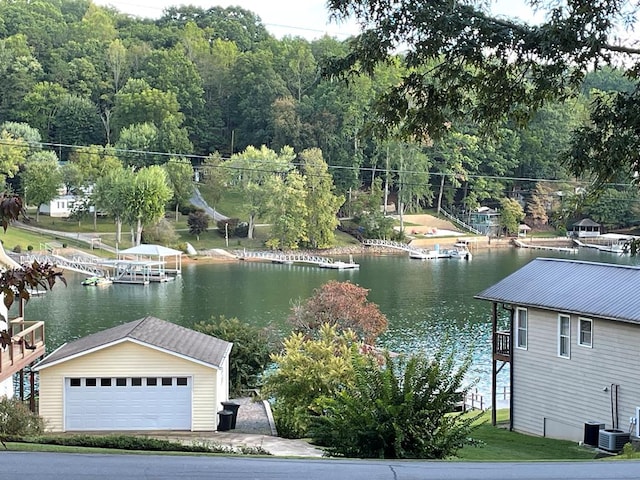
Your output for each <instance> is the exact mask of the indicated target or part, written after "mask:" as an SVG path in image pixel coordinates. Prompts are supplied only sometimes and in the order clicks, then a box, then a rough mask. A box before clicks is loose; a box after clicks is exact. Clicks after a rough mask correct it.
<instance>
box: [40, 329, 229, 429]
mask: <svg viewBox="0 0 640 480" xmlns="http://www.w3.org/2000/svg"><path fill="white" fill-rule="evenodd" d="M231 347H232V344H231V343H229V342H226V341H224V340H220V339H218V338H215V337H212V336H210V335H205V334H203V333H199V332H196V331H194V330H191V329H188V328H185V327H181V326H179V325H175V324H173V323H171V322H166V321H164V320H160V319H157V318H154V317H145V318H142V319H139V320H136V321H133V322H129V323H125V324H123V325H119V326H116V327H113V328H110V329H108V330H104V331H101V332H97V333H94V334H92V335H89V336H86V337H83V338H80V339H78V340H76V341H73V342H70V343H68V344H65V345H63V346H62V347H60V348H59V349H57V350H55V351H54V352H53V353H51V354H50V355H48V356H47V357H46V358H45V359H44V360H42V361H41V362H40V363H38V364H37V365H36V367H35V368H34V369H35V370H36V371H37V372H39V375H40V402H39V413H40V415H41V416H42V417H43V418H44V419H45V421H46V423H47V427H48V429H50V430H52V431H57V432H62V431H91V430H93V431H95V430H138V431H144V430H186V431H214V430H216V428H217V419H218V418H217V415H218V412H219V411H220V410H222V408H223V405H222V402H225V401H227V400H228V395H229V354H230V351H231Z"/></svg>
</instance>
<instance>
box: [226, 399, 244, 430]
mask: <svg viewBox="0 0 640 480" xmlns="http://www.w3.org/2000/svg"><path fill="white" fill-rule="evenodd" d="M222 408H224V409H225V410H228V411H230V412H231V413H232V414H233V415H232V417H231V429H234V428H236V420H237V419H238V409H239V408H240V404H239V403H235V402H222Z"/></svg>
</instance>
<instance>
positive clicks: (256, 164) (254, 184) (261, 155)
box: [222, 145, 295, 238]
mask: <svg viewBox="0 0 640 480" xmlns="http://www.w3.org/2000/svg"><path fill="white" fill-rule="evenodd" d="M294 158H295V154H294V152H293V149H291V148H289V147H285V148H283V149H282V150H281V151H280V152H279V153H276V152H274V151H273V150H271V149H269V148H267V147H266V146H264V145H263V146H262V147H261V148H260V149H257V148H255V147H247V148H246V149H245V151H244V152H242V153H238V154H235V155H233V156H232V157H231V158H230V159H229V160H228V161H226V162H224V164H223V165H222V167H224V168H225V169H226V170H227V172H229V176H230V177H231V178H230V183H231V184H232V185H233V187H234V188H236V189H240V190H241V191H242V192H243V194H244V201H245V206H246V208H247V210H248V211H249V233H248V236H249V238H253V230H254V227H255V220H256V218H258V217H259V216H260V215H262V214H264V213H265V212H266V209H267V199H268V198H269V193H268V191H267V190H266V189H265V188H263V187H264V186H265V184H266V182H267V180H268V179H269V178H271V177H273V176H274V175H284V174H285V172H287V171H288V170H289V169H291V168H292V166H291V162H293V160H294ZM272 198H273V197H272ZM274 200H275V199H274Z"/></svg>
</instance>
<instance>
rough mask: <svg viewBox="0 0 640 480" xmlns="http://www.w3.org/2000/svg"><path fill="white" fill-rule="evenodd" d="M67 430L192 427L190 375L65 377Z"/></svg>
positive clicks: (174, 428)
mask: <svg viewBox="0 0 640 480" xmlns="http://www.w3.org/2000/svg"><path fill="white" fill-rule="evenodd" d="M64 405H65V429H66V430H191V377H127V378H125V377H118V378H99V377H98V378H94V377H91V378H66V379H65V398H64Z"/></svg>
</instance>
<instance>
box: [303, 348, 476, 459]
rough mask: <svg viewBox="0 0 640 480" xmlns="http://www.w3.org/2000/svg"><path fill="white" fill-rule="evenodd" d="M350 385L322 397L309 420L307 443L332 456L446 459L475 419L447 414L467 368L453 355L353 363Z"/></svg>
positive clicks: (363, 359)
mask: <svg viewBox="0 0 640 480" xmlns="http://www.w3.org/2000/svg"><path fill="white" fill-rule="evenodd" d="M354 360H355V361H354V364H353V366H354V370H355V375H354V381H353V382H352V383H351V384H348V385H346V388H343V389H342V390H341V391H340V392H338V393H337V394H336V395H334V396H332V397H326V398H325V401H324V404H323V405H322V407H323V408H322V410H321V412H322V414H321V415H319V416H316V417H312V418H311V426H310V429H309V432H310V434H311V437H312V438H313V440H314V441H315V442H316V443H318V444H319V445H323V446H325V447H326V451H327V452H328V453H329V454H332V455H338V456H345V457H357V458H434V459H435V458H437V459H441V458H446V457H448V456H451V455H453V454H454V453H455V452H456V451H457V450H458V449H459V448H461V447H462V446H464V445H465V444H466V443H467V442H468V440H469V434H470V432H471V430H472V428H473V426H472V425H473V422H474V420H475V416H466V417H465V416H463V415H462V414H452V413H451V412H453V411H454V409H455V407H456V402H457V401H458V399H459V398H460V392H461V391H462V392H464V389H463V388H462V381H463V379H464V375H465V373H466V371H467V370H468V367H469V363H468V362H467V363H465V364H464V365H463V366H462V367H460V368H456V366H455V360H454V357H453V355H449V356H448V357H447V358H444V359H442V358H440V357H439V356H438V357H436V358H435V359H433V360H432V359H428V358H427V357H426V356H425V355H422V354H420V355H414V356H412V357H409V358H408V359H404V358H402V357H396V358H392V357H390V356H389V355H386V356H385V359H384V363H383V365H380V364H379V363H378V360H377V359H376V358H374V357H367V356H360V357H357V358H354Z"/></svg>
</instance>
